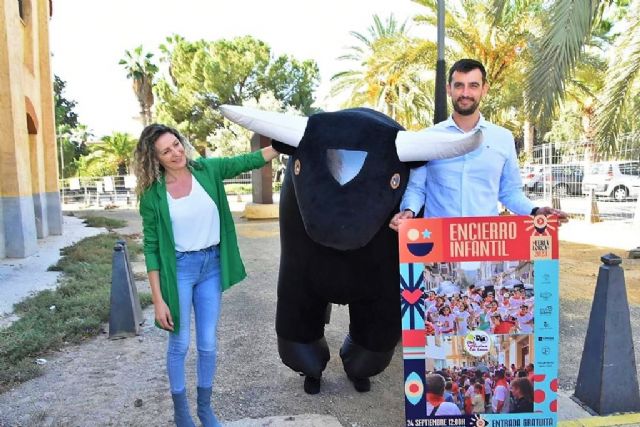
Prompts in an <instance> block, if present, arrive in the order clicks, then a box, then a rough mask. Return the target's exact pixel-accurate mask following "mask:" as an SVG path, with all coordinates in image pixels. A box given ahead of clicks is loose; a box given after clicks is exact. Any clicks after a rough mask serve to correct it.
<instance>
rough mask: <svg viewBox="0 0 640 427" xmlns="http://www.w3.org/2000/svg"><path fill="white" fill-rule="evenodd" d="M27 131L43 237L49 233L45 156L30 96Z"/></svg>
mask: <svg viewBox="0 0 640 427" xmlns="http://www.w3.org/2000/svg"><path fill="white" fill-rule="evenodd" d="M25 108H26V120H27V133H28V143H29V168H30V172H31V195H32V199H33V213H34V216H35V225H36V236H37V238H38V239H42V238H43V237H45V236H48V235H49V229H48V226H47V214H46V200H44V198H43V197H44V187H43V183H44V181H43V180H44V175H43V174H44V157H43V150H42V147H41V146H40V144H41V143H40V142H39V138H38V128H39V124H38V116H37V115H36V111H35V108H34V107H33V104H32V103H31V100H29V98H25Z"/></svg>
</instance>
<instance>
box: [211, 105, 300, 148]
mask: <svg viewBox="0 0 640 427" xmlns="http://www.w3.org/2000/svg"><path fill="white" fill-rule="evenodd" d="M220 111H221V112H222V115H223V116H225V117H226V118H227V119H229V120H231V121H232V122H234V123H237V124H239V125H240V126H242V127H243V128H246V129H249V130H251V131H253V132H255V133H257V134H260V135H263V136H266V137H268V138H271V139H275V140H276V141H280V142H282V143H285V144H287V145H290V146H292V147H297V146H298V144H299V143H300V140H301V139H302V136H303V135H304V130H305V128H306V127H307V117H302V116H294V115H291V114H283V113H275V112H272V111H263V110H258V109H256V108H250V107H239V106H237V105H221V106H220Z"/></svg>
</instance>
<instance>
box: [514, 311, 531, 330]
mask: <svg viewBox="0 0 640 427" xmlns="http://www.w3.org/2000/svg"><path fill="white" fill-rule="evenodd" d="M514 317H515V318H516V320H517V321H518V330H519V331H520V332H522V333H525V334H530V333H532V332H533V325H532V324H531V323H528V322H531V320H533V313H531V312H526V313H525V314H524V316H523V315H521V314H520V312H518V314H516V315H514Z"/></svg>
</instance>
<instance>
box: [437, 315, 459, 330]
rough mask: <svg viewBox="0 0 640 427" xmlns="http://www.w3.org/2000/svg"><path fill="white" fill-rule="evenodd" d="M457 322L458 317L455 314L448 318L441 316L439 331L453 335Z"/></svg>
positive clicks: (439, 318) (439, 317)
mask: <svg viewBox="0 0 640 427" xmlns="http://www.w3.org/2000/svg"><path fill="white" fill-rule="evenodd" d="M455 321H456V316H455V315H454V314H449V315H448V316H444V315H442V314H441V315H440V316H438V324H439V325H440V328H439V331H440V332H441V333H444V334H452V333H453V329H454V325H455Z"/></svg>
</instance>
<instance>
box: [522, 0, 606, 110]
mask: <svg viewBox="0 0 640 427" xmlns="http://www.w3.org/2000/svg"><path fill="white" fill-rule="evenodd" d="M602 1H603V0H557V1H556V2H555V3H554V4H553V6H552V10H551V27H550V28H549V31H548V33H547V34H546V35H545V36H544V38H543V39H542V41H541V43H540V44H539V45H538V46H536V47H535V48H534V49H533V66H532V68H531V71H530V72H529V78H528V80H527V84H526V91H527V93H528V97H527V98H528V100H529V102H528V105H527V109H528V112H529V115H530V117H534V118H538V119H540V120H541V121H544V120H548V119H550V117H551V115H552V114H553V111H554V109H555V108H556V107H557V106H558V104H559V102H560V101H561V100H562V98H563V93H564V88H565V84H566V81H567V78H568V77H569V76H570V75H571V73H572V71H573V69H574V67H575V65H576V63H577V61H578V59H579V57H580V52H581V51H582V48H583V46H584V44H585V42H586V41H587V39H588V37H589V34H590V33H591V29H592V27H593V23H594V17H595V14H596V12H597V10H599V9H598V8H599V5H600V3H601V2H602Z"/></svg>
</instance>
